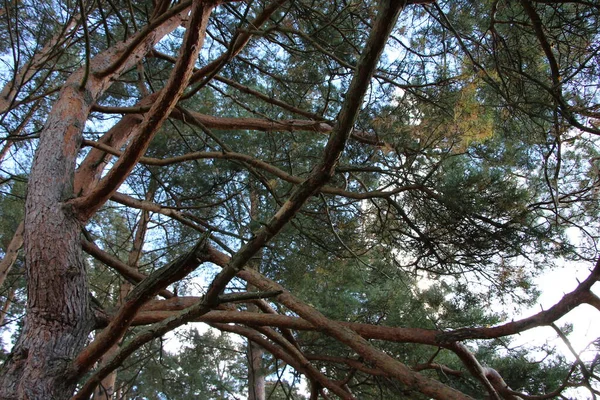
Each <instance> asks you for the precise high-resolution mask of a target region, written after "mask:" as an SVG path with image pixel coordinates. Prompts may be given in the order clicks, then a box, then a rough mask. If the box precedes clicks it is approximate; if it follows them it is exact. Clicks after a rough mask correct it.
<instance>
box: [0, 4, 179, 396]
mask: <svg viewBox="0 0 600 400" xmlns="http://www.w3.org/2000/svg"><path fill="white" fill-rule="evenodd" d="M178 7H179V8H177V10H178V11H179V14H173V16H172V17H170V18H168V19H165V20H164V21H163V22H162V23H160V24H157V25H156V27H155V28H154V29H153V32H152V34H146V33H145V32H141V33H139V34H138V36H137V37H134V38H132V39H130V40H129V41H128V42H125V43H121V44H119V45H116V46H114V47H112V48H110V49H108V50H106V51H105V52H103V53H100V54H99V55H98V56H96V57H94V58H93V59H92V60H91V61H90V65H91V71H90V72H91V73H90V74H89V75H88V74H86V71H85V69H81V70H79V71H77V72H76V73H74V74H73V75H72V76H71V77H70V78H69V79H68V80H67V82H65V84H64V86H63V89H62V91H61V94H60V97H59V100H58V101H57V103H56V104H55V105H54V107H53V108H52V111H51V112H50V114H49V116H48V120H47V121H46V125H45V128H44V130H43V132H42V134H41V137H40V142H39V145H38V148H37V151H36V155H35V158H34V161H33V166H32V170H31V174H30V178H29V186H28V195H27V200H26V204H25V231H24V249H25V267H26V273H27V290H28V299H27V313H26V317H25V326H24V329H23V332H22V334H21V336H20V338H19V340H18V342H17V344H16V346H15V348H14V349H13V353H12V355H11V359H9V360H8V361H7V363H6V364H5V365H4V366H3V369H2V371H0V398H1V399H17V398H18V399H66V398H69V397H71V395H72V394H73V391H74V389H75V384H76V382H77V380H76V379H77V377H76V376H72V373H71V367H72V364H71V362H72V360H73V359H74V358H75V356H76V355H77V354H78V353H79V352H80V351H81V349H82V348H83V347H84V345H85V342H86V341H87V339H88V335H89V333H90V331H91V329H92V327H93V323H94V321H93V314H92V311H91V308H90V305H89V297H88V296H89V291H88V283H87V275H86V270H85V264H84V260H83V256H82V251H81V237H80V236H81V228H82V226H81V224H82V221H84V220H85V219H84V218H81V215H76V213H75V212H74V209H73V208H72V207H70V206H68V204H69V203H68V200H70V199H71V198H72V197H73V177H74V171H75V165H76V158H77V155H78V152H79V147H80V144H81V140H82V130H83V127H84V125H85V121H86V120H87V117H88V114H89V112H90V110H91V107H92V105H93V104H94V103H95V101H96V99H97V98H98V96H100V95H101V94H102V93H103V92H104V91H105V90H106V89H107V88H108V87H109V86H110V85H111V83H112V79H111V78H114V76H118V75H120V74H121V73H122V71H124V70H126V69H128V68H130V67H131V66H132V65H135V63H136V62H137V59H138V58H139V57H141V56H143V55H144V54H145V53H146V52H147V51H148V50H149V49H150V48H152V46H153V45H154V44H155V43H156V42H157V41H158V40H160V39H161V38H162V37H163V36H164V35H165V34H167V33H169V32H171V31H172V30H173V29H174V28H176V27H177V26H178V25H179V24H180V23H181V21H182V17H184V14H187V12H186V5H185V4H182V5H180V6H178ZM117 60H118V61H117ZM107 67H108V68H109V69H110V71H111V72H110V73H102V71H105V70H106V69H107Z"/></svg>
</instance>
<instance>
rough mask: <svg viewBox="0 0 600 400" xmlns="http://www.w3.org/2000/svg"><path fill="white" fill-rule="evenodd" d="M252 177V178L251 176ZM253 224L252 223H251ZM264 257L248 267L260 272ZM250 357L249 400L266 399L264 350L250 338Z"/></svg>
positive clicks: (254, 201) (253, 198)
mask: <svg viewBox="0 0 600 400" xmlns="http://www.w3.org/2000/svg"><path fill="white" fill-rule="evenodd" d="M251 179H252V178H251ZM249 186H250V219H251V221H252V222H254V221H256V219H257V216H258V201H259V199H258V193H257V192H256V188H255V185H254V183H253V182H252V181H251V182H250V185H249ZM250 225H251V226H252V225H253V224H252V223H251V224H250ZM261 259H262V250H261V251H259V252H258V253H257V254H256V256H255V257H254V258H253V259H252V260H250V262H248V267H249V268H252V269H253V270H256V271H259V272H260V262H261ZM246 289H247V290H248V291H249V292H252V291H256V287H254V286H253V285H251V284H248V285H247V288H246ZM248 311H250V312H258V311H259V310H258V307H257V306H256V305H255V304H252V303H248ZM246 353H247V357H248V400H265V372H264V368H263V355H264V350H263V348H262V347H261V346H259V345H258V344H257V343H255V342H253V341H251V340H248V347H247V349H246Z"/></svg>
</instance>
